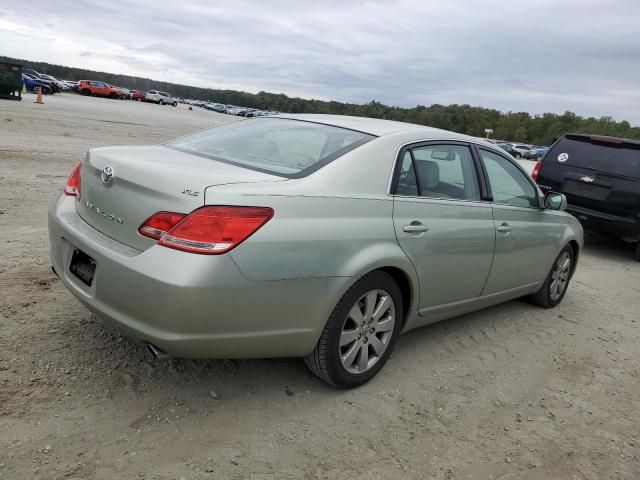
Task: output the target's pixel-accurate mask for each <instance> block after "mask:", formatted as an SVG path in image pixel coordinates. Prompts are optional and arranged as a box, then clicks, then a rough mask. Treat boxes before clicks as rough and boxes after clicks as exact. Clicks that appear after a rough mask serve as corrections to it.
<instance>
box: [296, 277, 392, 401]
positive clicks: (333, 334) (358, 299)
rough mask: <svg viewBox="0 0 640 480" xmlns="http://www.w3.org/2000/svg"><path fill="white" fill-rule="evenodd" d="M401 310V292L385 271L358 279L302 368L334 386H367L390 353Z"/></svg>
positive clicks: (334, 312) (332, 314) (330, 318)
mask: <svg viewBox="0 0 640 480" xmlns="http://www.w3.org/2000/svg"><path fill="white" fill-rule="evenodd" d="M402 312H403V306H402V294H401V292H400V288H399V287H398V285H397V283H396V282H395V281H394V280H393V278H391V277H390V276H389V275H387V274H386V273H384V272H373V273H370V274H368V275H366V276H364V277H362V278H361V279H360V280H358V281H357V282H356V283H355V284H354V285H353V286H352V287H351V288H350V289H349V290H348V291H347V292H346V293H345V294H344V295H343V296H342V298H341V299H340V301H339V302H338V304H337V305H336V307H335V308H334V310H333V312H332V313H331V316H330V317H329V320H328V321H327V324H326V325H325V327H324V330H323V331H322V334H321V335H320V339H319V340H318V343H317V344H316V348H315V349H314V351H313V352H312V353H311V355H309V356H308V357H306V358H305V359H304V361H305V364H306V365H307V367H308V368H309V370H311V372H313V373H314V374H315V375H316V376H317V377H319V378H320V379H322V380H324V381H325V382H327V383H328V384H330V385H333V386H335V387H338V388H354V387H358V386H360V385H362V384H364V383H366V382H368V381H369V380H371V379H372V378H373V377H374V376H375V375H376V374H377V373H378V372H379V371H380V370H381V369H382V367H383V366H384V364H385V363H386V362H387V360H388V358H389V356H390V355H391V352H392V350H393V347H394V345H395V342H396V339H397V337H398V335H399V333H400V329H401V327H402V315H403V313H402Z"/></svg>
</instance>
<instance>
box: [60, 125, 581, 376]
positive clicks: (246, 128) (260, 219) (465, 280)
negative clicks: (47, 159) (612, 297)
mask: <svg viewBox="0 0 640 480" xmlns="http://www.w3.org/2000/svg"><path fill="white" fill-rule="evenodd" d="M565 207H566V199H565V197H564V196H563V195H562V194H559V193H554V192H547V194H546V195H543V194H542V193H541V191H540V190H539V189H538V187H537V186H536V184H535V183H534V182H533V180H532V179H531V178H530V177H529V175H527V174H526V173H525V172H524V171H523V170H522V169H521V168H520V167H519V166H518V164H517V163H516V162H515V161H514V160H513V158H512V157H511V156H509V155H508V154H506V153H505V152H504V151H503V150H502V149H499V148H498V147H496V146H494V145H493V144H491V143H487V142H483V141H482V140H479V139H477V138H474V137H468V136H465V135H460V134H456V133H452V132H447V131H444V130H438V129H434V128H428V127H424V126H419V125H412V124H407V123H400V122H391V121H385V120H377V119H369V118H357V117H346V116H330V115H281V116H279V117H260V118H252V119H245V120H240V121H235V122H231V123H227V124H224V125H221V126H217V127H214V128H211V129H208V130H205V131H202V132H199V133H195V134H192V135H187V136H185V137H181V138H178V139H177V140H174V141H171V142H169V143H167V144H164V145H160V146H136V147H106V148H95V149H91V150H89V151H88V152H87V154H86V156H85V157H84V159H83V160H82V161H81V162H80V163H78V165H77V166H76V167H75V168H74V169H73V172H72V173H71V176H70V177H69V180H68V182H67V184H66V186H65V189H64V192H63V194H61V195H60V197H59V198H58V200H57V201H56V202H55V203H54V204H53V205H52V207H51V209H50V212H49V238H50V257H51V262H52V264H53V268H54V270H55V271H56V272H57V274H58V275H59V276H60V278H61V279H62V281H63V283H64V285H65V286H66V287H67V288H68V289H69V291H70V292H71V293H72V294H73V295H74V296H75V297H76V298H77V299H78V300H79V301H80V302H82V303H83V304H84V305H85V306H86V307H87V308H88V309H89V310H91V311H92V312H94V313H95V314H96V315H97V316H98V317H100V318H101V319H103V320H104V321H106V322H109V323H111V324H114V325H116V326H117V327H119V328H121V329H123V330H124V331H125V332H127V333H128V334H129V335H131V336H132V337H135V338H138V339H140V340H142V341H143V342H145V343H146V344H147V345H148V346H149V348H150V349H151V351H152V352H153V353H154V354H155V355H157V356H175V357H187V358H248V357H303V358H304V359H305V362H306V364H307V366H308V367H309V368H310V370H311V371H312V372H313V373H314V374H315V375H317V376H318V377H320V378H321V379H322V380H324V381H326V382H327V383H329V384H332V385H334V386H337V387H341V388H349V387H355V386H358V385H361V384H363V383H364V382H366V381H368V380H370V379H371V378H372V377H373V376H374V375H376V374H377V373H378V372H379V371H380V369H381V368H382V367H383V366H384V364H385V362H386V361H387V360H388V358H389V355H390V354H391V351H392V349H393V347H394V344H395V343H396V341H397V339H398V336H399V335H400V333H402V332H407V331H409V330H412V329H415V328H417V327H420V326H423V325H427V324H430V323H433V322H436V321H440V320H444V319H447V318H450V317H454V316H457V315H461V314H464V313H467V312H471V311H474V310H478V309H481V308H485V307H488V306H490V305H494V304H497V303H500V302H505V301H507V300H510V299H514V298H517V297H525V296H526V297H529V298H530V299H531V300H532V301H533V302H534V303H536V304H538V305H541V306H543V307H554V306H556V305H558V304H559V303H560V302H561V301H562V299H563V297H564V295H565V293H566V292H567V286H568V284H569V281H570V279H571V276H572V275H573V273H574V271H575V268H576V263H577V260H578V255H579V253H580V250H581V248H582V245H583V239H582V228H581V227H580V224H579V223H578V222H577V220H575V219H574V217H572V216H570V215H569V214H567V213H565V212H564V211H563V210H564V209H565Z"/></svg>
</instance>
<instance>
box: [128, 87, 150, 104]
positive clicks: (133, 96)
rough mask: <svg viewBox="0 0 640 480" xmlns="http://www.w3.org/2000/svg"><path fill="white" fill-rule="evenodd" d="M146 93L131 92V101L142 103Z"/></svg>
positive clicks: (139, 91)
mask: <svg viewBox="0 0 640 480" xmlns="http://www.w3.org/2000/svg"><path fill="white" fill-rule="evenodd" d="M146 95H147V92H143V91H142V90H131V99H132V100H136V101H138V102H144V100H145V97H146Z"/></svg>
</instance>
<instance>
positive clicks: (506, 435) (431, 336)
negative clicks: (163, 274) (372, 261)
mask: <svg viewBox="0 0 640 480" xmlns="http://www.w3.org/2000/svg"><path fill="white" fill-rule="evenodd" d="M32 98H33V96H32V95H27V96H25V99H24V100H23V101H22V102H3V103H0V252H1V255H0V290H1V291H2V295H1V296H0V352H1V353H0V478H9V479H14V478H36V479H52V478H95V479H113V478H148V479H151V478H153V479H178V478H185V479H195V478H198V479H200V478H202V479H209V478H211V479H218V478H252V477H251V475H252V474H253V475H254V477H253V478H256V479H257V478H264V479H271V478H274V479H275V478H277V479H303V478H304V479H306V478H313V479H316V478H317V479H347V478H358V479H374V478H389V477H391V476H397V477H398V478H438V479H455V478H460V479H463V478H464V479H467V478H478V479H489V478H493V479H498V478H500V479H503V480H507V479H522V478H527V479H529V478H530V479H545V480H546V479H556V478H557V479H569V478H579V479H603V478H617V479H629V480H631V479H637V478H638V477H639V476H640V451H639V445H640V431H639V430H638V425H640V413H639V412H640V382H639V375H640V368H639V366H638V358H639V355H638V352H639V349H638V345H639V343H638V342H639V341H640V334H639V331H638V326H639V325H640V318H639V315H638V312H639V311H640V264H638V263H637V262H636V261H635V260H634V259H633V253H632V252H631V251H628V249H625V247H624V246H623V245H620V244H618V243H617V242H614V241H611V240H606V239H600V238H597V237H593V236H588V237H587V245H586V248H585V250H584V252H583V253H582V255H581V259H580V263H579V266H578V271H577V274H576V277H575V279H574V281H573V283H572V284H571V287H570V289H569V292H568V294H567V296H566V298H565V300H564V302H563V303H562V304H561V305H560V306H559V307H558V308H556V309H554V310H543V309H540V308H537V307H534V306H531V305H529V304H528V303H526V302H524V301H514V302H510V303H508V304H505V305H500V306H497V307H494V308H490V309H487V310H485V311H482V312H479V313H475V314H472V315H467V316H464V317H460V318H457V319H454V320H451V321H447V322H444V323H441V324H436V325H432V326H429V327H426V328H424V329H422V330H419V331H417V332H414V333H412V334H411V335H410V336H406V337H402V338H401V339H400V345H399V346H398V349H397V350H396V352H395V353H394V356H393V358H392V359H391V360H390V362H389V364H388V365H387V366H386V368H385V369H384V370H383V372H382V373H381V374H380V375H379V376H378V377H376V379H374V380H373V381H372V382H371V383H369V384H367V385H365V386H364V387H362V388H360V389H358V390H355V391H348V392H342V391H336V390H332V389H329V388H327V386H325V385H324V384H321V383H320V382H318V381H317V380H316V379H315V378H313V377H312V376H311V375H310V374H309V373H307V371H306V370H305V368H304V366H303V365H302V363H301V362H299V361H296V360H264V361H262V360H252V361H189V360H171V361H168V362H157V361H153V360H152V359H151V357H150V356H149V355H148V353H147V351H146V349H144V348H143V347H142V346H141V345H140V344H139V343H136V342H134V341H132V340H129V339H127V338H125V337H122V336H121V335H120V334H119V333H118V332H116V331H113V330H111V329H109V328H107V327H105V326H103V324H102V323H101V322H100V321H99V320H98V319H96V318H95V317H93V316H92V315H91V314H90V313H89V312H88V311H87V310H86V309H85V308H84V307H82V306H81V305H80V304H79V303H78V302H77V301H76V300H75V299H74V298H72V296H71V295H70V294H69V293H68V292H67V291H66V289H64V288H63V286H62V285H61V283H60V282H59V281H58V280H57V278H56V277H55V276H54V275H53V274H52V273H51V270H50V266H49V260H48V245H47V224H46V221H47V220H46V218H47V217H46V213H47V208H48V206H49V204H50V202H51V201H52V200H53V199H54V198H55V197H56V196H57V195H58V194H59V193H60V192H61V191H62V188H63V186H64V183H65V181H66V179H67V176H68V174H69V172H70V171H71V169H72V168H73V166H74V165H75V164H76V163H77V161H78V159H79V158H80V157H81V156H82V155H83V154H84V152H85V151H86V150H87V149H88V148H90V147H94V146H103V145H116V144H148V143H161V142H164V141H167V140H169V139H171V138H174V137H177V136H179V135H182V134H185V133H188V132H192V131H195V130H199V129H202V128H206V127H208V126H212V125H215V124H218V123H222V122H226V121H232V120H236V119H237V117H232V116H228V115H223V114H218V113H215V112H211V111H205V110H202V109H199V108H194V109H193V110H191V111H190V110H188V106H186V105H183V104H179V105H178V106H177V108H170V107H162V106H159V105H155V104H150V103H142V102H124V101H115V100H108V99H101V98H93V97H82V96H79V95H75V94H62V95H55V96H47V97H46V98H45V104H44V105H36V104H34V103H33V100H32ZM519 162H520V164H521V165H523V167H524V168H525V169H527V170H528V171H529V172H530V171H531V170H532V168H533V165H534V162H532V161H529V160H520V161H519ZM247 472H248V473H247Z"/></svg>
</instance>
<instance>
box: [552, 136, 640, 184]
mask: <svg viewBox="0 0 640 480" xmlns="http://www.w3.org/2000/svg"><path fill="white" fill-rule="evenodd" d="M545 161H551V162H554V163H558V164H563V165H570V166H574V167H580V168H587V169H589V170H594V171H597V172H602V173H609V174H613V175H623V176H625V177H633V178H640V145H636V144H632V143H609V141H598V140H597V139H595V140H594V139H592V138H591V137H578V136H575V137H572V136H566V137H564V138H562V139H561V140H560V141H558V143H556V144H555V145H554V146H553V149H552V150H550V151H549V152H548V153H547V155H546V156H545Z"/></svg>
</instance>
